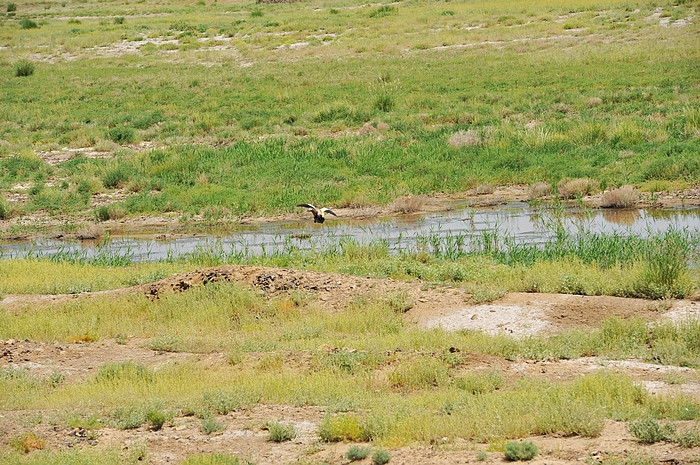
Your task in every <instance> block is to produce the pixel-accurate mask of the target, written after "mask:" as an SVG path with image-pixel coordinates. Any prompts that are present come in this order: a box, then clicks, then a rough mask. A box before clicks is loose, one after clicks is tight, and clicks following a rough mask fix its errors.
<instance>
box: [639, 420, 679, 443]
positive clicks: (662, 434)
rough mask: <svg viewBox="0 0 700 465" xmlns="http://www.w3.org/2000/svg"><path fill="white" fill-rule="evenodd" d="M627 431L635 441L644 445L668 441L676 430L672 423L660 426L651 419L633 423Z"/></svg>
mask: <svg viewBox="0 0 700 465" xmlns="http://www.w3.org/2000/svg"><path fill="white" fill-rule="evenodd" d="M627 429H628V430H629V432H630V434H631V435H632V436H634V437H635V439H637V441H639V442H641V443H644V444H655V443H657V442H661V441H670V440H671V439H672V438H673V437H674V434H675V432H676V428H675V426H674V425H673V424H672V423H669V424H667V425H664V426H662V425H661V424H659V422H658V421H656V420H654V419H651V418H649V419H642V420H636V421H633V422H631V423H630V424H629V426H628V427H627Z"/></svg>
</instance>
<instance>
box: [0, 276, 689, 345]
mask: <svg viewBox="0 0 700 465" xmlns="http://www.w3.org/2000/svg"><path fill="white" fill-rule="evenodd" d="M216 282H238V283H242V284H244V285H247V286H250V287H252V288H253V289H256V290H258V291H259V292H261V293H262V294H264V295H266V296H279V295H283V294H285V293H289V292H297V291H300V292H303V293H305V294H307V295H308V296H309V297H310V298H311V299H312V300H313V301H315V302H316V303H317V305H318V306H320V307H321V308H323V309H326V310H328V311H329V312H335V311H339V310H342V309H343V308H346V307H347V306H348V305H349V304H351V303H352V302H355V301H357V300H358V299H362V298H379V299H383V300H386V301H389V300H391V299H394V300H396V301H400V305H401V306H403V307H404V308H401V309H397V310H398V311H405V316H406V318H407V319H408V321H410V322H412V323H413V324H416V325H418V326H420V327H427V328H430V327H443V328H445V329H447V330H461V329H467V330H475V331H487V332H490V333H493V334H497V333H503V334H511V335H515V336H530V335H535V334H541V333H545V332H546V333H547V334H553V333H557V332H561V331H564V330H566V329H570V328H579V327H595V326H597V325H599V324H600V323H601V322H602V321H603V320H604V319H605V318H608V317H610V316H616V317H619V318H625V319H626V318H631V317H641V318H644V319H646V320H648V321H656V320H661V319H663V318H667V319H671V320H672V321H676V322H677V321H681V320H683V319H686V318H698V317H699V316H700V302H696V301H691V300H679V301H673V302H668V303H666V304H665V305H664V306H663V307H664V308H659V306H658V305H656V303H655V302H653V301H648V300H645V299H630V298H622V297H610V296H581V295H572V294H529V293H518V292H515V293H510V294H507V295H505V296H504V297H502V298H501V299H498V300H496V301H494V302H490V303H487V304H480V305H474V304H472V303H471V295H470V294H469V293H468V292H467V291H466V290H464V289H462V288H458V287H449V286H426V285H425V284H424V283H420V282H408V281H399V280H395V279H391V278H387V279H379V278H370V277H359V276H352V275H344V274H337V273H321V272H315V271H305V270H291V269H284V268H271V267H259V266H237V265H227V266H218V267H212V268H205V269H201V270H196V271H191V272H186V273H179V274H176V275H173V276H171V277H168V278H165V279H163V280H160V281H157V282H154V283H149V284H144V285H140V286H134V287H129V288H123V289H113V290H106V291H99V292H86V293H82V294H59V295H16V294H9V295H6V296H4V298H3V299H2V300H0V306H2V307H5V308H6V309H7V310H10V311H26V309H27V308H28V307H29V306H36V305H52V304H54V303H58V302H64V301H67V300H70V299H77V298H91V297H104V296H118V295H121V294H124V293H143V294H145V295H146V296H148V297H149V298H152V299H158V298H160V297H161V296H162V295H164V294H167V293H169V292H184V291H187V290H188V289H191V288H194V287H197V286H205V285H208V284H210V283H216Z"/></svg>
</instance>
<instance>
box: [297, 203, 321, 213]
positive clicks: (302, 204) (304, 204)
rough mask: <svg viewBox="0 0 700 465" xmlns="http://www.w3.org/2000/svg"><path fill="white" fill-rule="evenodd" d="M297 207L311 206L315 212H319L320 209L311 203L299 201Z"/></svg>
mask: <svg viewBox="0 0 700 465" xmlns="http://www.w3.org/2000/svg"><path fill="white" fill-rule="evenodd" d="M297 207H304V208H310V209H311V210H313V212H314V213H316V214H318V209H317V208H316V207H314V206H313V205H311V204H310V203H298V204H297Z"/></svg>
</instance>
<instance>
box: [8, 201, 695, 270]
mask: <svg viewBox="0 0 700 465" xmlns="http://www.w3.org/2000/svg"><path fill="white" fill-rule="evenodd" d="M669 229H678V230H680V229H688V230H691V231H700V209H698V208H692V209H690V208H682V209H667V210H636V209H631V210H589V209H568V210H563V211H562V210H547V209H542V208H539V209H536V208H532V207H530V206H529V205H528V204H527V203H521V202H514V203H510V204H508V205H504V206H501V207H498V208H492V209H480V210H476V209H471V208H460V209H455V210H453V211H450V212H444V213H433V214H428V215H422V216H421V215H406V216H401V217H397V218H383V219H372V220H343V219H342V218H339V219H338V220H335V219H333V221H327V222H325V223H324V224H314V223H309V222H308V221H303V222H280V223H267V224H260V225H244V226H241V227H240V228H239V229H238V230H237V231H235V232H234V233H231V234H230V235H227V236H213V235H211V236H199V237H186V238H178V239H175V240H170V241H163V240H162V238H161V239H143V238H136V237H123V236H120V237H117V238H113V239H111V240H110V241H108V242H107V243H106V244H103V243H101V242H100V241H90V242H86V241H83V242H66V241H60V240H52V239H43V240H37V241H34V242H32V243H11V244H0V255H1V256H2V257H4V258H11V257H26V256H46V255H52V254H56V253H60V254H81V256H84V257H86V258H87V257H94V256H95V255H97V254H109V255H112V256H114V255H124V256H128V257H129V258H130V259H131V260H135V261H151V260H163V259H168V258H176V257H178V256H180V255H183V254H188V253H193V252H198V251H202V250H207V249H209V250H212V251H214V252H215V253H226V254H239V255H260V254H271V253H278V252H285V251H291V250H327V249H329V248H333V247H338V244H339V243H341V242H342V241H343V240H346V239H352V240H354V241H357V242H358V243H361V244H367V243H370V242H372V241H383V242H384V243H386V244H387V245H388V246H389V248H390V249H391V250H399V249H401V250H418V249H420V248H421V247H424V246H425V245H426V244H430V243H431V241H433V242H437V241H439V240H442V241H443V242H445V241H447V242H449V241H452V242H453V243H454V242H455V241H458V242H459V244H462V245H463V246H465V247H470V246H472V245H474V244H486V243H488V242H493V241H497V240H503V239H505V238H508V240H510V241H513V242H515V243H530V244H540V243H543V242H546V241H548V240H550V239H551V238H552V237H553V236H554V235H555V234H556V232H557V231H562V230H563V231H566V232H568V233H570V234H576V233H577V232H581V231H585V232H588V233H608V234H609V233H616V234H621V235H630V234H635V235H639V236H642V237H644V236H648V235H650V234H656V233H661V232H664V231H667V230H669Z"/></svg>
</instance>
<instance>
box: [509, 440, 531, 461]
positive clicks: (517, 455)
mask: <svg viewBox="0 0 700 465" xmlns="http://www.w3.org/2000/svg"><path fill="white" fill-rule="evenodd" d="M537 452H538V450H537V446H536V445H535V444H534V443H533V442H532V441H523V442H517V441H509V442H508V443H507V444H506V447H505V449H504V453H505V454H506V459H507V460H511V461H515V460H532V459H533V458H534V457H535V456H536V455H537Z"/></svg>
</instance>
